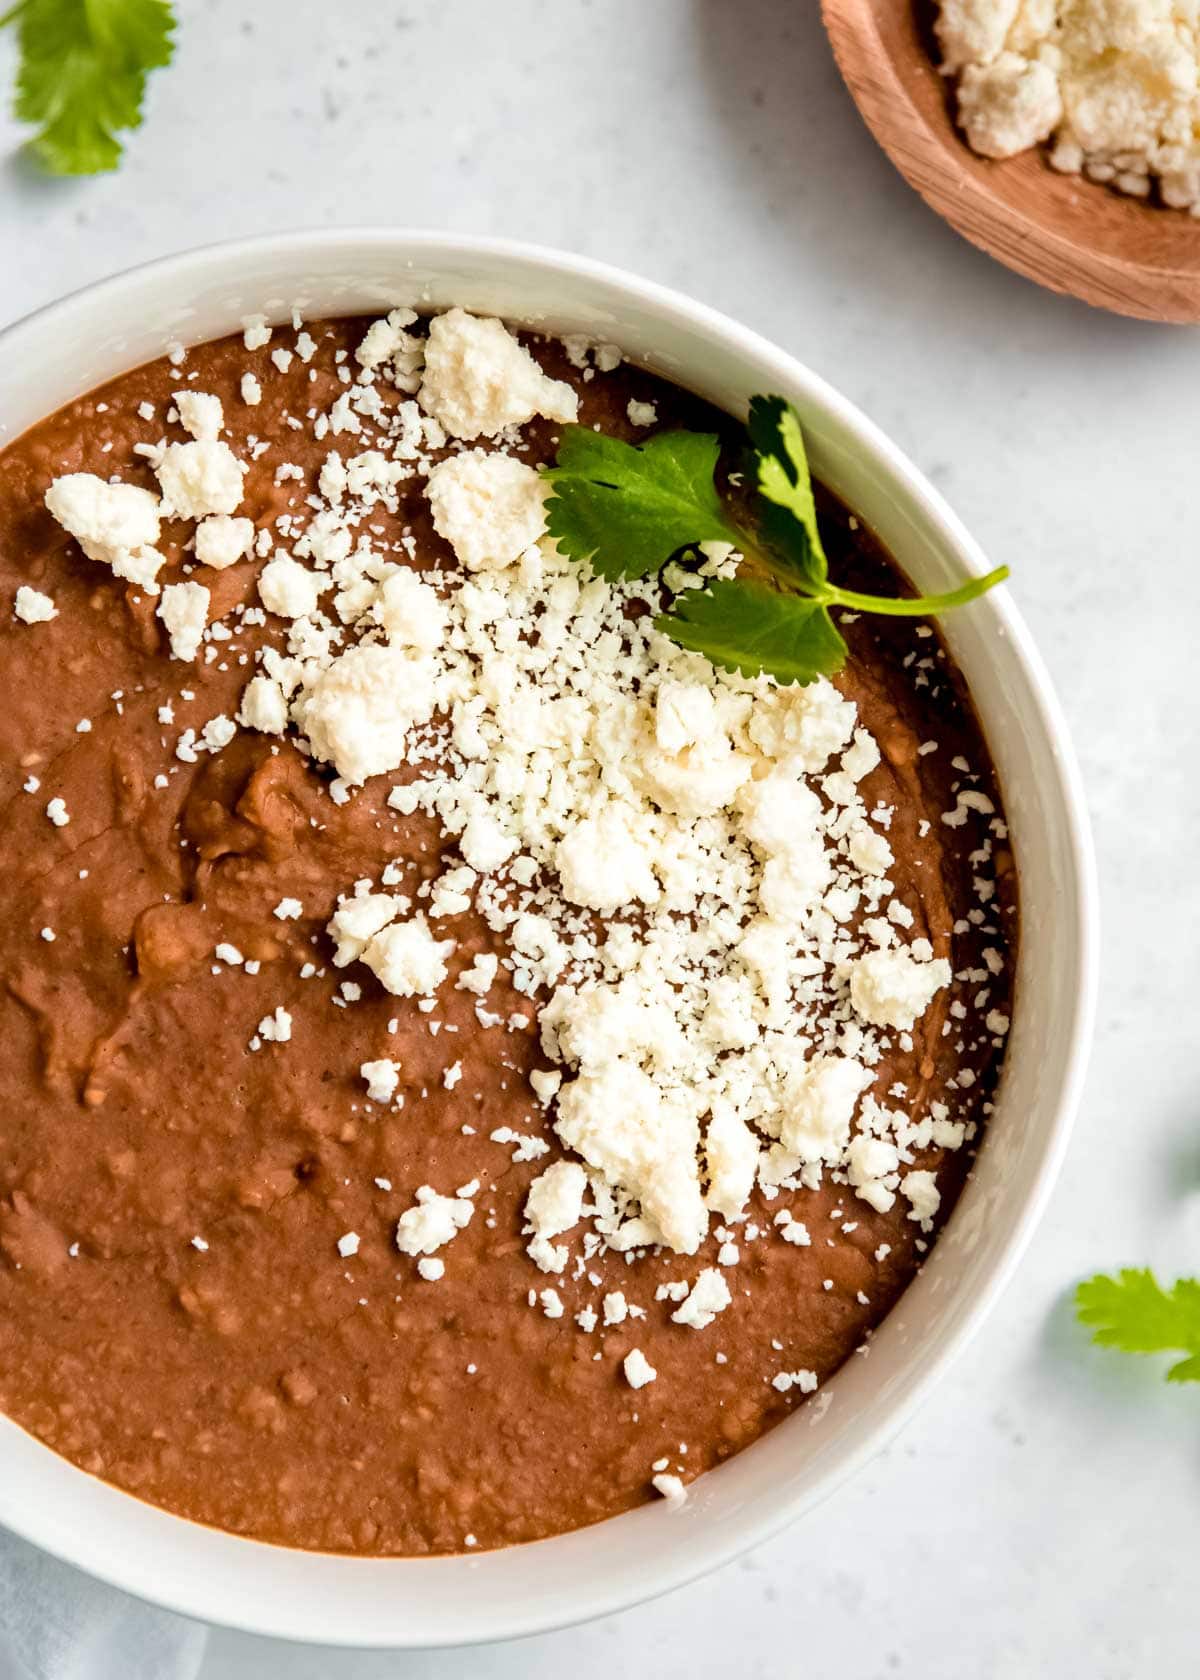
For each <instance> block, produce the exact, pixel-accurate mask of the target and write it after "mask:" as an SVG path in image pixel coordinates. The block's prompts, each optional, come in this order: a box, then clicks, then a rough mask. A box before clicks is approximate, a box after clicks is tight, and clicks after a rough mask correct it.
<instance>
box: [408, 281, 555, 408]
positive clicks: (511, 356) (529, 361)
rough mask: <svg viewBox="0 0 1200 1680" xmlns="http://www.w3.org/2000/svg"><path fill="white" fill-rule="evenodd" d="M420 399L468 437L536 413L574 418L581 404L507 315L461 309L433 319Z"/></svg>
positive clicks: (423, 406)
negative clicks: (520, 337) (550, 376)
mask: <svg viewBox="0 0 1200 1680" xmlns="http://www.w3.org/2000/svg"><path fill="white" fill-rule="evenodd" d="M418 401H419V402H420V404H421V407H422V408H423V409H424V410H425V412H426V413H427V414H432V415H433V416H434V418H435V419H436V420H438V421H440V423H441V424H442V425H443V426H444V427H445V429H446V431H447V432H449V434H450V436H451V437H457V438H465V439H467V440H468V441H471V440H472V439H474V438H478V437H495V436H496V434H497V432H500V431H502V430H503V429H504V427H505V426H522V425H524V424H525V422H526V421H527V420H532V419H533V417H534V415H535V414H541V415H544V416H545V417H546V419H547V420H558V421H560V422H562V423H563V424H564V425H565V424H569V423H571V422H573V421H574V420H575V418H576V415H577V412H578V408H579V401H578V398H577V397H576V395H575V392H574V391H573V390H572V389H571V387H570V386H569V385H565V384H563V383H562V382H561V381H560V380H557V379H548V378H547V377H546V375H545V374H544V373H543V372H542V370H541V368H540V367H539V366H538V365H537V363H536V362H535V361H534V359H533V357H532V356H531V355H530V354H529V352H528V351H527V350H526V349H524V348H523V347H522V345H521V344H520V343H519V342H518V341H517V340H516V339H515V338H514V337H513V335H512V334H511V333H510V332H509V330H508V328H507V327H506V326H505V325H504V323H503V322H502V321H497V320H493V319H492V318H490V317H487V316H478V315H468V314H467V313H466V311H465V310H462V309H450V310H448V311H447V312H446V313H445V314H444V315H436V316H435V317H434V319H433V320H432V321H431V322H430V325H429V336H428V339H427V340H426V344H425V374H424V378H423V379H422V381H421V388H420V391H419V392H418Z"/></svg>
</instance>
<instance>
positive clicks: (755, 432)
mask: <svg viewBox="0 0 1200 1680" xmlns="http://www.w3.org/2000/svg"><path fill="white" fill-rule="evenodd" d="M746 431H747V444H748V453H749V467H748V472H749V478H750V482H751V484H752V486H753V488H754V490H755V491H756V497H755V509H754V512H755V519H754V523H753V525H751V524H750V523H748V522H747V521H745V520H742V519H739V518H737V517H735V515H734V514H733V512H732V511H731V510H730V508H729V507H728V506H727V505H726V503H725V502H724V501H723V499H722V497H721V495H720V493H719V491H718V490H717V487H716V481H715V475H716V470H717V463H718V460H719V457H720V453H721V445H720V440H719V439H718V438H716V437H714V436H711V435H710V434H707V433H702V432H685V431H675V432H659V433H657V434H656V435H655V436H653V437H651V438H649V439H647V441H646V442H645V443H642V444H630V443H623V442H621V440H620V439H619V438H613V437H608V436H606V435H605V434H604V433H601V432H594V431H592V430H590V429H589V428H587V427H584V426H571V427H568V429H567V430H566V431H565V432H564V433H563V437H562V442H561V443H560V445H559V450H558V454H557V457H556V459H555V464H554V466H553V467H548V468H544V469H543V471H544V472H545V475H546V477H547V478H548V479H549V481H550V485H551V489H552V494H551V496H550V498H549V500H548V501H547V503H546V523H547V528H548V530H549V532H550V535H551V536H552V537H553V538H554V539H555V541H556V542H557V544H558V546H559V548H560V549H562V551H563V552H564V553H565V554H567V555H569V556H570V558H571V559H573V560H581V561H587V562H588V563H589V564H590V566H591V567H592V570H593V571H595V572H596V573H598V574H599V575H600V576H601V577H605V578H608V579H609V580H610V581H611V582H619V581H622V580H625V579H630V578H638V577H646V576H649V575H651V574H653V573H655V572H658V571H660V570H661V569H662V567H663V566H665V565H666V563H667V561H669V560H670V559H671V558H672V556H674V555H677V554H679V553H680V552H681V551H685V550H693V551H694V550H695V549H696V548H697V547H698V546H699V545H700V544H701V543H708V542H725V543H732V544H733V546H734V547H735V548H736V549H737V550H738V551H739V552H740V553H741V554H742V555H743V556H744V557H745V561H746V564H745V565H744V566H741V567H739V570H738V573H737V575H736V576H734V577H731V578H718V579H717V580H716V581H714V582H711V583H709V584H708V586H707V587H705V588H702V589H685V590H683V591H681V592H680V593H679V595H677V597H676V598H675V600H674V601H673V603H672V604H671V606H670V608H669V609H668V610H667V611H666V612H664V613H661V614H660V615H659V617H658V618H657V619H656V621H655V622H656V625H657V628H658V629H659V630H661V631H662V632H663V633H664V634H665V635H668V636H670V637H671V638H672V640H674V641H676V642H678V643H679V644H680V645H681V646H682V647H686V648H691V649H693V650H694V651H695V652H697V653H702V654H705V655H706V656H707V657H708V658H709V659H711V660H712V662H713V663H714V664H715V665H720V666H723V667H724V668H725V669H726V670H731V671H741V672H744V673H745V674H746V675H748V676H756V675H758V674H759V673H760V672H768V673H769V674H770V675H771V676H774V677H776V678H777V679H778V680H779V681H780V682H785V683H790V682H797V683H810V682H813V681H815V679H816V678H817V677H819V676H832V675H833V674H834V673H835V672H837V671H840V670H841V668H842V666H843V665H844V664H845V662H846V653H847V649H846V643H845V641H844V639H843V637H842V634H841V631H840V630H839V629H838V627H837V625H836V624H835V623H834V621H833V618H832V616H831V609H832V608H837V607H841V608H848V609H851V610H853V611H855V612H865V613H882V614H886V615H888V616H892V617H901V616H902V617H905V618H926V617H930V616H932V615H934V614H936V613H941V612H945V611H946V610H947V609H949V608H951V607H958V606H963V605H965V604H966V603H967V602H968V601H974V600H975V599H977V597H978V596H980V595H982V594H984V593H985V591H987V590H988V589H990V588H992V586H993V585H994V584H997V583H1000V582H1002V581H1003V579H1004V578H1006V577H1007V576H1008V567H1007V566H999V567H997V568H996V570H995V571H992V572H989V573H988V574H987V576H986V577H982V578H974V579H972V580H971V582H970V583H966V584H964V585H963V586H962V587H961V588H960V589H953V590H949V591H947V592H946V593H945V594H942V595H919V596H913V597H899V596H889V595H864V594H861V593H860V592H859V591H857V590H853V589H843V588H841V587H840V586H839V585H837V584H835V583H833V582H832V581H831V580H830V577H829V561H828V558H827V557H826V554H825V549H824V545H823V544H822V542H821V533H820V529H819V527H818V524H817V509H816V502H815V499H814V496H813V487H812V476H811V474H810V472H809V468H808V457H807V454H806V452H805V448H804V435H803V432H802V430H801V426H800V417H799V415H798V414H797V413H796V410H795V409H794V408H793V407H792V405H791V404H790V403H789V402H786V401H785V400H784V398H782V397H770V396H759V397H755V398H754V399H753V400H752V402H751V404H750V415H749V420H748V423H747V428H746Z"/></svg>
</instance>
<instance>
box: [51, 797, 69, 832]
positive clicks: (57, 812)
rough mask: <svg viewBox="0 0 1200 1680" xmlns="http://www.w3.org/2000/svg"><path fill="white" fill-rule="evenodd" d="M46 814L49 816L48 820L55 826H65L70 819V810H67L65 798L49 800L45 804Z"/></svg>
mask: <svg viewBox="0 0 1200 1680" xmlns="http://www.w3.org/2000/svg"><path fill="white" fill-rule="evenodd" d="M46 815H47V816H48V817H49V818H50V821H51V822H52V823H53V824H54V826H55V828H66V826H67V824H68V823H69V822H70V820H71V816H70V812H69V811H68V810H67V802H66V800H65V799H52V800H50V802H49V803H48V805H47V806H46Z"/></svg>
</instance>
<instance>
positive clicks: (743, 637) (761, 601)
mask: <svg viewBox="0 0 1200 1680" xmlns="http://www.w3.org/2000/svg"><path fill="white" fill-rule="evenodd" d="M655 626H656V628H657V629H659V630H661V631H662V632H663V634H664V635H666V636H670V637H671V639H672V640H673V641H676V642H678V643H679V645H680V647H685V648H691V649H692V650H693V651H694V652H696V653H703V654H705V655H706V656H707V657H708V658H709V659H711V660H712V662H713V664H714V665H722V666H724V668H725V669H726V670H727V671H741V672H743V673H744V674H745V675H746V676H751V677H753V676H758V675H759V674H760V672H763V671H767V672H769V673H770V674H771V676H773V677H775V678H776V679H777V680H778V681H779V682H781V683H791V682H797V683H810V682H815V681H816V679H817V678H818V677H827V676H832V675H833V673H834V672H835V671H840V670H841V668H842V666H843V665H844V664H845V662H846V644H845V642H844V641H843V640H842V638H841V635H840V633H839V631H838V629H837V627H836V626H835V624H834V622H833V620H832V619H831V618H830V616H829V614H828V612H826V610H825V608H824V607H823V606H822V605H821V603H820V602H819V601H812V600H809V599H808V598H807V597H806V596H804V595H791V594H785V593H784V592H782V591H781V590H778V589H772V588H770V586H769V585H767V584H764V583H756V582H751V581H749V580H743V579H741V578H719V579H718V580H717V581H716V582H715V583H714V584H713V585H712V586H711V587H710V588H708V589H689V590H687V591H686V592H685V593H684V594H682V595H680V596H678V597H677V598H676V600H675V603H674V605H673V606H672V608H671V610H670V611H669V612H666V613H662V614H660V616H659V617H658V618H657V619H656V620H655Z"/></svg>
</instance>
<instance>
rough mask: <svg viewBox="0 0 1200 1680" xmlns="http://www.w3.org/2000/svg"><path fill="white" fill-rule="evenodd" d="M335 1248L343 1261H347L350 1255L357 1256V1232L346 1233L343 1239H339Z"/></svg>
mask: <svg viewBox="0 0 1200 1680" xmlns="http://www.w3.org/2000/svg"><path fill="white" fill-rule="evenodd" d="M337 1248H338V1253H339V1254H340V1255H341V1257H342V1259H343V1260H348V1259H349V1258H350V1256H351V1255H352V1254H357V1253H358V1232H357V1231H347V1232H346V1234H345V1236H344V1237H339V1238H338V1245H337Z"/></svg>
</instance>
